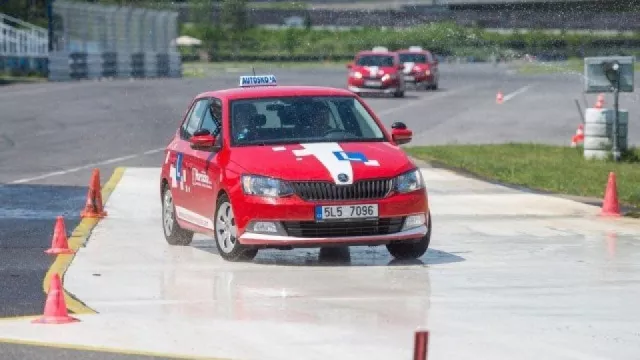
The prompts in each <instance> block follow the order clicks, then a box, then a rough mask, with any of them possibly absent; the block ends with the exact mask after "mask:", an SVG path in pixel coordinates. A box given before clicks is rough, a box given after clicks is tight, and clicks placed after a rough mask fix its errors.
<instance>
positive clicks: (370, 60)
mask: <svg viewBox="0 0 640 360" xmlns="http://www.w3.org/2000/svg"><path fill="white" fill-rule="evenodd" d="M356 65H358V66H393V57H392V56H384V55H363V56H360V57H359V58H358V60H356Z"/></svg>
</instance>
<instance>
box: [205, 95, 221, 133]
mask: <svg viewBox="0 0 640 360" xmlns="http://www.w3.org/2000/svg"><path fill="white" fill-rule="evenodd" d="M200 128H201V129H207V130H209V132H210V133H211V134H212V135H214V136H218V135H219V134H220V131H221V130H222V102H221V101H220V100H219V99H213V102H211V106H208V107H207V109H206V111H205V113H204V118H203V119H202V125H201V126H200Z"/></svg>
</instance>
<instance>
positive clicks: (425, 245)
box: [387, 212, 432, 260]
mask: <svg viewBox="0 0 640 360" xmlns="http://www.w3.org/2000/svg"><path fill="white" fill-rule="evenodd" d="M427 216H428V222H427V235H425V236H424V237H423V238H422V239H420V241H419V242H395V243H391V244H387V251H389V254H391V256H393V257H394V258H396V259H398V260H409V259H417V258H419V257H421V256H422V255H424V254H425V253H426V252H427V250H428V249H429V243H430V242H431V223H432V221H431V212H429V213H428V214H427Z"/></svg>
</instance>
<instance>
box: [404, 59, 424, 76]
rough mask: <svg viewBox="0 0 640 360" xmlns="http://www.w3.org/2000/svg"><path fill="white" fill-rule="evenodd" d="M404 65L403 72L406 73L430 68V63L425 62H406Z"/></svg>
mask: <svg viewBox="0 0 640 360" xmlns="http://www.w3.org/2000/svg"><path fill="white" fill-rule="evenodd" d="M402 65H403V66H404V69H403V70H402V72H403V73H405V74H409V73H411V72H412V71H418V72H419V71H425V70H427V69H429V65H427V64H424V63H414V62H405V63H403V64H402Z"/></svg>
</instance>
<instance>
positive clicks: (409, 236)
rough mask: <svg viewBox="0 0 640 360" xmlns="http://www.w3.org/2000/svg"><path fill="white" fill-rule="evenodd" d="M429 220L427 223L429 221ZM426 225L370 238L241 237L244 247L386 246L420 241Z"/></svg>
mask: <svg viewBox="0 0 640 360" xmlns="http://www.w3.org/2000/svg"><path fill="white" fill-rule="evenodd" d="M429 220H430V219H428V220H427V221H429ZM427 233H428V229H427V226H426V225H422V226H419V227H417V228H413V229H409V230H405V231H400V232H397V233H393V234H384V235H368V236H336V237H296V236H283V235H268V234H256V233H250V232H245V233H244V234H242V236H240V239H239V241H240V243H241V244H244V245H267V246H287V245H291V246H300V247H304V246H310V247H311V246H315V245H323V244H340V245H367V244H385V243H389V242H392V241H399V240H414V239H415V240H418V239H421V238H423V237H424V236H425V235H427Z"/></svg>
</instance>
